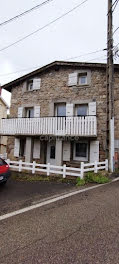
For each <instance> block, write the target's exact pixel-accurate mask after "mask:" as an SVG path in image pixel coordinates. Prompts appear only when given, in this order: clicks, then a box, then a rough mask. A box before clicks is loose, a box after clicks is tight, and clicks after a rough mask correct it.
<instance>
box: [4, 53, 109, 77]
mask: <svg viewBox="0 0 119 264" xmlns="http://www.w3.org/2000/svg"><path fill="white" fill-rule="evenodd" d="M102 51H105V49H100V50H97V51H93V52H90V53H84V54H82V55H80V56H76V57H72V58H68V59H66V61H67V60H71V59H76V58H79V57H83V56H85V55H91V54H95V53H98V52H102ZM39 67H41V65H40V66H39V65H38V66H34V67H30V68H26V69H21V70H19V71H14V72H10V73H5V74H0V76H8V75H11V74H15V73H20V72H23V71H27V70H33V69H38V68H39Z"/></svg>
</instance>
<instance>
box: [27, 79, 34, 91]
mask: <svg viewBox="0 0 119 264" xmlns="http://www.w3.org/2000/svg"><path fill="white" fill-rule="evenodd" d="M27 90H28V91H32V90H33V80H29V81H28V83H27Z"/></svg>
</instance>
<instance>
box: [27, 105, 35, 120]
mask: <svg viewBox="0 0 119 264" xmlns="http://www.w3.org/2000/svg"><path fill="white" fill-rule="evenodd" d="M26 117H28V118H33V117H34V108H33V107H31V108H26Z"/></svg>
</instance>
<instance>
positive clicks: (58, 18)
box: [0, 0, 88, 51]
mask: <svg viewBox="0 0 119 264" xmlns="http://www.w3.org/2000/svg"><path fill="white" fill-rule="evenodd" d="M87 1H88V0H84V1H83V2H82V3H80V4H78V5H77V6H75V7H74V8H72V9H70V10H69V11H68V12H66V13H64V14H62V15H61V16H59V17H57V18H56V19H54V20H52V21H51V22H49V23H48V24H46V25H44V26H43V27H40V28H38V29H37V30H35V31H33V32H32V33H30V34H28V35H26V36H25V37H23V38H21V39H19V40H17V41H15V42H13V43H11V44H10V45H8V46H6V47H3V48H2V49H0V51H3V50H6V49H8V48H10V47H12V46H14V45H16V44H17V43H19V42H21V41H23V40H25V39H27V38H29V37H30V36H33V35H34V34H36V33H37V32H39V31H41V30H43V29H45V28H47V27H49V26H50V25H52V24H54V23H55V22H57V21H58V20H60V19H62V18H63V17H65V16H67V15H68V14H70V13H72V12H73V11H74V10H76V9H78V8H79V7H80V6H82V5H83V4H84V3H86V2H87Z"/></svg>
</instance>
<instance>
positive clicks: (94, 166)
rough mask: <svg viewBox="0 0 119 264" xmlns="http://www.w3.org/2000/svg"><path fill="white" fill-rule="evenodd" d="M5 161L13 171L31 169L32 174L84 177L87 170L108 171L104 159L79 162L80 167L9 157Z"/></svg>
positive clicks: (106, 162) (106, 161)
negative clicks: (25, 160) (39, 162)
mask: <svg viewBox="0 0 119 264" xmlns="http://www.w3.org/2000/svg"><path fill="white" fill-rule="evenodd" d="M6 162H7V163H8V164H9V166H10V168H11V169H15V171H16V170H17V171H19V172H22V171H23V170H27V171H31V172H32V173H33V174H34V173H35V172H43V173H46V175H47V176H49V175H50V174H58V175H62V176H63V178H66V176H75V177H80V178H83V177H84V173H85V172H88V171H93V172H95V173H97V172H98V171H99V170H106V171H108V160H105V161H103V162H97V161H95V162H94V163H87V164H85V163H84V162H81V167H80V168H73V167H67V166H66V164H65V165H63V166H55V165H51V164H50V163H48V164H38V163H36V162H35V161H33V163H27V162H23V161H22V160H19V161H11V160H9V159H7V160H6Z"/></svg>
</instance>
